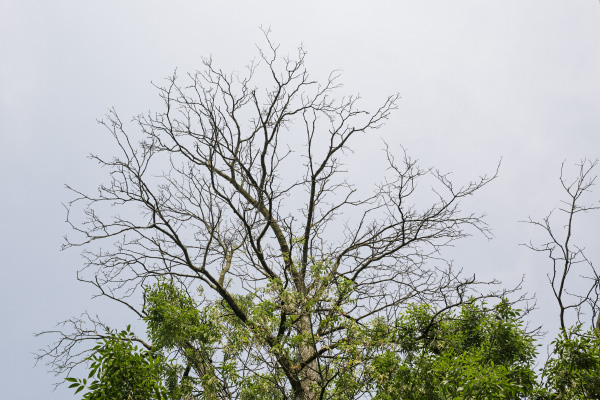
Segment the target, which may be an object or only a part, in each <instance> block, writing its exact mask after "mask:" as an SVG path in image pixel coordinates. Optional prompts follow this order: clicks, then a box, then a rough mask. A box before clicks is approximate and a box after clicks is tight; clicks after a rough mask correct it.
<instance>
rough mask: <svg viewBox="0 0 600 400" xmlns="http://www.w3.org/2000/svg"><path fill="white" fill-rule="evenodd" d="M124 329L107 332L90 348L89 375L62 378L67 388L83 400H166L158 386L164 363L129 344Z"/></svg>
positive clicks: (151, 353) (130, 333) (159, 357)
mask: <svg viewBox="0 0 600 400" xmlns="http://www.w3.org/2000/svg"><path fill="white" fill-rule="evenodd" d="M133 339H134V336H133V334H132V332H131V330H130V327H129V326H128V327H127V329H126V330H124V331H121V332H118V333H117V332H107V336H106V337H105V338H104V339H102V340H101V341H100V342H99V343H98V345H97V346H96V347H94V349H93V354H92V356H91V357H89V358H88V360H89V361H90V362H91V364H90V372H89V375H88V377H87V378H86V379H76V378H66V380H67V381H68V382H70V383H71V385H70V386H69V387H71V388H74V389H75V393H79V392H81V391H83V390H84V389H87V390H88V391H87V392H86V393H85V394H84V395H83V399H85V400H125V399H128V400H129V399H131V400H134V399H136V400H137V399H153V400H154V399H155V400H163V399H165V400H166V399H168V398H169V394H168V391H167V389H166V388H165V386H164V385H163V384H162V379H161V377H162V376H163V375H164V372H165V369H166V368H167V363H166V361H165V359H164V358H163V357H162V356H161V355H160V354H158V353H153V352H149V351H144V350H141V349H139V348H138V346H137V345H135V344H134V342H133Z"/></svg>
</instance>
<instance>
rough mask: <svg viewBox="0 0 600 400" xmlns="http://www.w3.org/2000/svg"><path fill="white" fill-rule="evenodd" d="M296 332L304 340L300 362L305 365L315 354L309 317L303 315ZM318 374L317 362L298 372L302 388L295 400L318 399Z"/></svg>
mask: <svg viewBox="0 0 600 400" xmlns="http://www.w3.org/2000/svg"><path fill="white" fill-rule="evenodd" d="M298 330H299V333H300V335H302V337H303V338H304V340H303V341H302V344H301V345H300V349H299V351H300V361H301V363H302V364H305V363H306V362H307V361H308V360H309V359H311V358H312V357H313V356H314V354H315V346H314V343H313V336H312V334H313V332H312V326H311V323H310V317H309V315H307V314H304V315H302V316H301V317H300V320H299V321H298ZM318 380H319V372H318V370H317V361H316V360H312V361H311V362H310V363H308V365H306V366H305V367H304V368H303V369H302V371H301V372H300V382H301V386H302V391H301V393H298V394H296V399H297V400H317V399H318V398H319V384H318V383H319V381H318Z"/></svg>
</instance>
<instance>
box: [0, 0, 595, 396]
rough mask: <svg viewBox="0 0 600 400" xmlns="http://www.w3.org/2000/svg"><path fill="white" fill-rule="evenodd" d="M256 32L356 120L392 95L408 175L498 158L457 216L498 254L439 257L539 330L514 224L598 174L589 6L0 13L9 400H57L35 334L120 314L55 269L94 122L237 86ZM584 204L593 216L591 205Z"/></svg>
mask: <svg viewBox="0 0 600 400" xmlns="http://www.w3.org/2000/svg"><path fill="white" fill-rule="evenodd" d="M260 25H263V26H270V27H271V29H272V31H273V36H272V38H273V39H274V40H275V41H277V42H280V43H282V45H283V47H284V48H288V49H293V48H294V47H295V46H296V45H298V44H299V43H301V42H302V43H304V45H305V47H306V49H307V50H308V52H309V57H308V66H309V68H310V72H311V73H312V74H313V76H315V77H321V78H324V77H326V76H327V73H328V72H329V71H330V70H332V69H338V68H341V69H343V76H342V82H343V83H344V84H345V86H344V90H343V91H344V92H346V93H360V94H361V95H362V97H363V98H364V103H363V104H364V105H365V107H367V108H369V107H371V108H372V107H375V106H377V105H378V104H379V103H381V101H382V100H383V99H384V98H385V96H386V95H388V94H392V93H396V92H399V93H400V94H401V96H402V99H401V101H400V103H399V110H397V111H396V112H395V113H394V115H393V116H392V118H391V120H390V121H389V122H388V124H387V125H386V127H385V128H384V129H383V130H382V131H381V133H382V134H383V137H384V138H385V140H386V141H388V142H389V143H390V144H391V145H392V146H398V145H399V144H402V145H403V146H404V147H406V149H407V150H408V153H409V154H410V155H412V156H413V157H415V158H418V159H420V160H421V163H422V165H424V166H436V167H438V168H440V169H442V170H444V171H453V172H454V176H455V178H456V179H457V180H461V179H462V180H464V179H468V178H469V177H473V178H474V177H476V176H477V175H479V174H481V173H486V172H491V171H493V169H494V168H495V165H496V163H497V162H498V160H499V159H500V158H501V157H502V158H503V162H502V167H501V170H500V177H499V179H498V180H496V181H495V182H494V183H493V184H492V185H491V186H489V187H487V188H486V189H485V190H484V191H482V192H481V193H480V195H479V196H478V197H476V198H473V199H470V200H469V202H468V204H467V205H466V206H465V208H467V207H468V208H469V209H470V210H473V211H485V212H486V213H487V214H488V222H489V223H490V225H491V227H492V228H493V231H494V234H495V236H496V238H495V239H494V240H492V241H487V240H485V239H484V238H482V237H474V238H471V239H469V240H466V241H464V242H463V243H462V244H460V243H459V244H458V246H457V247H456V248H455V249H454V250H453V251H452V252H451V255H452V256H453V258H454V259H455V260H456V264H457V265H460V266H464V268H465V269H466V270H467V271H472V272H477V273H478V274H480V275H481V277H482V278H489V277H497V278H500V279H502V280H503V281H505V283H506V285H511V284H514V283H516V282H517V281H518V280H519V279H520V277H521V275H522V274H525V275H526V283H525V288H526V290H528V291H529V292H537V293H538V296H539V299H540V302H539V303H540V304H539V305H540V307H541V309H540V311H538V312H537V313H534V314H533V315H532V316H531V319H532V321H533V322H534V323H537V324H541V323H545V324H546V325H547V326H546V328H547V329H549V330H552V329H553V324H554V325H555V324H556V323H557V319H556V318H555V317H554V316H553V315H554V314H555V311H556V306H555V304H553V303H549V301H550V300H549V297H548V293H549V290H548V286H547V284H546V281H545V273H546V272H547V271H548V268H547V267H549V264H548V263H547V262H546V260H545V259H544V258H543V256H538V255H535V254H531V253H530V252H528V251H527V250H526V249H524V248H523V247H520V246H518V244H519V243H522V242H525V241H527V240H528V239H529V237H538V236H535V232H534V231H532V230H531V229H530V228H528V227H527V226H525V225H523V224H519V223H518V222H517V221H519V220H522V219H525V218H526V217H527V216H528V215H531V216H532V217H534V218H539V217H542V216H543V215H544V214H545V213H546V212H547V211H548V210H550V209H552V208H553V207H555V206H556V205H557V204H558V200H559V198H560V191H559V186H558V185H559V182H558V179H557V178H558V174H559V170H560V164H561V162H562V161H563V160H567V162H568V163H569V164H573V163H574V162H576V161H578V160H579V159H581V158H582V157H589V158H597V157H600V131H599V127H600V4H599V3H598V1H596V0H569V1H565V0H504V1H494V2H492V1H481V0H453V1H447V0H437V1H434V0H412V1H408V0H396V1H371V2H365V1H320V2H317V1H303V2H294V3H291V2H282V1H252V2H247V1H236V2H227V1H222V2H216V1H214V2H210V3H209V2H198V1H172V2H159V1H148V0H144V1H141V0H139V1H127V2H123V1H103V2H91V1H90V2H84V1H74V0H73V1H52V2H40V1H35V2H34V1H28V0H0V55H1V59H0V88H1V90H0V138H1V141H0V171H1V172H0V173H1V181H0V182H1V183H2V188H3V190H2V196H0V218H1V219H0V221H2V227H3V229H2V230H1V231H0V250H1V253H2V255H3V257H2V260H1V261H0V266H1V268H2V279H1V280H0V304H1V306H0V318H1V320H2V321H3V326H4V329H3V330H2V333H1V335H2V336H1V337H2V340H1V341H0V343H1V344H0V346H1V350H0V354H2V355H3V357H4V362H2V363H1V366H0V376H1V377H2V381H3V385H2V386H3V387H2V392H3V395H4V396H5V397H6V398H14V399H24V400H28V399H38V398H44V399H58V398H69V396H72V394H71V391H70V390H67V389H66V388H65V387H64V386H63V387H62V388H59V389H58V390H57V391H55V392H53V393H51V391H52V386H51V383H52V382H54V381H55V379H56V378H54V377H52V376H51V375H49V374H48V373H47V372H46V370H45V368H44V367H43V366H40V367H37V368H33V356H32V353H33V352H34V351H35V350H36V349H37V348H39V347H41V346H43V345H44V344H48V339H39V338H38V339H34V338H33V337H32V334H33V332H35V331H39V330H42V329H48V328H51V327H52V326H53V325H54V324H55V323H56V322H57V321H59V320H62V319H65V318H68V317H69V316H72V315H77V314H79V313H80V312H82V311H83V310H84V309H85V308H87V309H89V310H90V311H93V312H98V313H100V314H102V315H106V314H107V313H108V314H111V313H113V312H114V313H117V312H116V311H113V308H112V307H110V306H108V305H107V304H106V303H104V302H91V301H89V296H90V291H89V289H88V288H87V287H85V286H81V285H80V284H77V283H76V281H75V271H76V270H77V269H78V268H79V267H80V266H81V265H82V262H81V259H80V257H79V255H78V252H77V250H75V251H68V252H62V253H61V252H59V248H60V244H61V242H62V236H63V235H64V234H65V233H68V227H67V225H66V224H65V223H64V220H65V212H64V209H63V207H62V205H61V203H63V202H66V201H68V200H69V198H70V196H69V193H68V192H67V191H66V190H65V189H64V186H63V185H64V184H65V183H68V184H71V185H73V186H76V187H81V188H84V189H85V188H87V189H90V188H93V187H95V185H96V184H97V183H99V182H101V181H102V179H103V177H104V172H103V171H101V170H99V169H98V168H96V165H95V164H94V163H92V162H91V161H89V160H87V159H86V155H87V154H88V153H90V152H92V151H94V152H95V151H102V150H103V149H109V148H110V145H111V144H112V143H111V142H110V139H109V136H108V135H106V134H105V133H104V131H103V130H102V129H101V127H100V126H99V125H98V124H97V123H96V119H97V118H101V117H102V116H103V114H104V113H105V111H106V110H107V109H108V108H109V107H112V106H114V107H115V108H116V109H117V110H118V111H119V114H120V115H121V116H122V117H123V118H124V119H128V118H129V117H130V116H133V115H135V114H137V113H139V112H143V111H146V110H148V109H152V108H154V109H156V108H157V106H158V98H157V96H156V91H155V90H154V89H153V87H152V86H151V84H150V82H151V81H154V82H158V83H160V81H161V80H162V79H163V78H164V77H166V76H168V75H169V74H171V73H172V72H173V70H174V69H175V68H176V67H178V68H179V70H180V71H182V72H187V71H194V70H195V69H196V68H199V67H200V61H201V57H203V56H208V55H212V56H213V59H214V61H215V62H216V63H217V64H219V65H221V66H222V67H223V69H225V70H231V69H242V68H243V67H244V65H246V64H247V62H248V61H249V60H250V59H251V58H253V57H255V55H256V52H255V46H254V44H255V43H262V42H261V41H262V40H263V39H262V36H261V35H262V34H261V32H260V31H259V29H258V27H259V26H260ZM356 145H357V148H360V149H361V160H362V162H363V164H361V165H359V166H358V167H361V168H362V167H363V166H364V167H368V166H370V165H371V163H374V164H375V163H376V162H377V160H378V157H379V153H378V151H379V150H380V149H381V147H382V144H381V142H380V141H379V140H371V138H368V137H366V138H363V139H361V142H359V143H357V144H356ZM107 151H108V150H107ZM354 167H357V166H356V165H354ZM359 169H360V168H355V170H356V171H358V172H357V176H356V179H357V181H358V182H359V183H360V182H361V181H362V182H368V180H369V179H370V178H369V174H368V173H367V169H366V168H364V169H363V171H365V172H364V173H361V172H360V171H359ZM590 199H591V200H596V201H597V200H598V199H600V190H597V191H596V192H595V198H592V197H590ZM598 226H600V218H599V216H598V215H589V216H585V217H584V218H581V219H580V220H578V221H577V228H578V229H579V231H578V232H576V234H577V236H576V240H578V242H579V243H581V244H582V245H588V248H589V252H588V256H589V257H590V258H591V259H592V260H595V261H596V263H597V264H599V265H600V251H599V250H598V246H597V243H598V237H599V235H598V232H599V231H598ZM593 247H595V248H596V249H595V252H594V248H593ZM117 315H119V314H117ZM119 318H121V320H122V321H123V322H124V321H125V320H124V319H123V318H122V317H117V318H116V320H117V321H119ZM115 327H117V326H115Z"/></svg>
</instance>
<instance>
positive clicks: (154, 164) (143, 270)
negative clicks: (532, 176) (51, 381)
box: [40, 34, 571, 400]
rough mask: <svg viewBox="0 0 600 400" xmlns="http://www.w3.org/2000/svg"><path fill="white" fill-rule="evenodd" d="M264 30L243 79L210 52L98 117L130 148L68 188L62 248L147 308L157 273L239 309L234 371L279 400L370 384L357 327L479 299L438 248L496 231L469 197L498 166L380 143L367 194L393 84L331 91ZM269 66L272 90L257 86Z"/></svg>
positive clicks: (109, 290) (98, 281)
mask: <svg viewBox="0 0 600 400" xmlns="http://www.w3.org/2000/svg"><path fill="white" fill-rule="evenodd" d="M266 36H267V42H268V46H266V50H259V54H260V57H259V62H257V63H252V64H250V65H249V66H248V67H247V70H246V72H245V73H244V74H238V73H233V74H227V73H225V72H223V71H222V70H220V69H218V68H217V67H215V65H214V64H213V62H212V60H210V59H206V60H204V67H205V69H204V71H202V72H197V73H195V74H190V75H189V76H188V77H187V78H186V79H187V81H186V83H184V84H182V83H180V82H181V80H180V78H178V77H177V76H176V75H174V76H172V77H171V78H169V79H168V82H167V85H166V86H164V87H158V86H157V89H158V91H159V93H160V96H161V98H162V100H163V103H164V110H163V111H162V112H158V113H149V114H146V115H140V116H138V117H136V118H135V122H136V124H137V129H133V130H132V129H131V128H129V127H127V126H126V124H124V123H123V122H122V120H121V119H120V118H119V116H118V115H117V113H116V112H115V111H114V110H112V111H110V112H109V113H108V115H107V117H106V119H105V120H104V121H102V124H103V125H104V126H105V127H106V128H107V129H108V131H110V133H111V134H112V136H113V138H114V140H115V141H116V143H117V144H118V146H119V151H120V153H119V155H118V156H115V157H114V158H110V159H106V158H103V157H100V156H93V159H95V160H96V161H97V162H98V163H99V164H100V165H101V166H102V167H104V168H106V169H107V170H108V171H110V180H109V182H108V183H106V184H103V185H101V186H100V187H99V189H98V192H97V193H96V194H87V193H83V192H81V191H78V190H76V189H71V190H73V191H74V193H76V199H74V200H73V201H72V202H71V203H69V205H68V210H69V214H68V215H69V217H68V221H69V223H70V224H71V226H72V228H73V230H74V231H75V232H76V235H78V238H77V239H70V238H69V239H67V242H66V244H65V248H69V247H79V246H84V256H85V260H86V266H85V268H84V269H83V270H82V271H81V272H80V274H79V275H78V276H79V279H80V280H82V281H85V282H88V283H90V284H92V285H93V286H95V287H96V288H97V290H98V294H99V295H100V296H105V297H108V298H110V299H112V300H114V301H117V302H119V303H122V304H123V305H124V306H125V307H128V308H129V309H131V310H132V311H134V312H135V313H136V315H137V316H138V317H140V318H145V317H146V310H145V309H144V308H143V305H144V301H145V297H144V294H143V290H144V287H146V285H148V284H150V283H152V282H154V281H156V280H157V279H160V278H161V277H162V278H164V277H166V278H168V279H169V280H170V281H171V282H174V283H175V284H176V285H178V287H179V288H180V289H181V290H183V291H186V292H187V293H188V294H189V296H190V297H195V298H197V299H199V300H198V302H199V303H200V302H205V304H216V303H219V304H221V305H222V306H223V307H224V308H226V309H227V310H230V317H232V318H234V319H235V321H237V322H236V324H237V325H236V326H240V327H242V328H240V329H245V332H247V335H248V337H249V338H250V341H249V343H248V344H247V345H246V348H245V349H244V351H242V352H240V353H239V354H238V355H237V357H238V361H239V362H238V363H237V364H236V365H237V367H236V368H237V369H238V372H239V374H241V375H242V376H245V377H258V378H259V379H271V380H270V381H269V384H270V385H271V386H272V387H276V388H278V390H279V392H280V395H281V398H294V399H311V400H312V399H322V398H328V396H333V395H334V394H336V393H337V394H338V395H340V394H341V393H343V391H344V390H347V391H348V392H347V395H348V397H347V398H355V397H358V396H360V395H361V393H359V392H360V391H359V389H352V388H344V387H343V386H342V385H341V384H339V383H336V382H338V379H339V378H340V377H342V376H344V374H346V373H347V372H348V371H360V369H359V368H360V363H361V360H363V359H361V357H363V356H364V357H367V355H366V354H367V352H366V351H365V352H363V353H361V351H355V352H354V353H353V351H351V349H350V348H351V347H352V346H354V347H352V348H359V349H360V346H366V343H368V341H369V340H368V338H365V337H360V336H358V333H357V332H359V331H360V329H362V328H364V327H367V326H369V325H370V324H372V323H373V321H376V320H378V319H381V318H383V319H385V320H388V321H393V320H394V318H395V316H396V315H397V314H398V313H399V312H401V310H402V309H403V308H404V307H406V306H407V305H408V304H410V303H414V302H427V303H432V304H437V305H439V310H440V311H439V312H440V313H441V312H443V311H445V310H449V309H451V308H452V307H455V306H457V305H460V304H463V303H464V302H465V301H467V300H468V298H469V296H470V295H471V294H475V295H476V294H477V292H473V291H471V290H474V289H473V288H474V287H475V286H474V285H476V284H478V283H480V282H477V281H476V279H475V277H462V276H461V274H460V273H459V271H457V270H455V269H454V268H453V267H452V265H451V263H448V262H446V261H444V260H443V258H441V255H440V250H441V249H442V248H443V247H444V246H448V245H450V244H452V243H453V242H454V241H456V240H458V239H461V238H464V237H466V236H468V235H469V234H470V232H472V231H479V232H481V233H483V234H484V235H488V234H489V231H488V227H487V225H486V224H485V222H484V221H483V220H482V216H481V215H477V214H471V213H464V212H463V211H462V210H461V207H460V204H461V203H460V202H461V200H462V199H463V198H465V197H467V196H470V195H472V194H474V193H475V192H476V191H478V190H479V189H481V188H482V187H483V186H484V185H486V184H487V183H488V182H490V181H491V180H492V179H494V178H495V176H496V174H493V175H492V176H489V177H488V176H482V177H479V178H478V179H477V180H475V181H472V182H469V183H466V184H465V185H457V184H455V183H453V182H452V181H451V180H450V179H449V177H448V175H446V174H443V173H441V172H439V171H437V170H432V169H421V168H420V167H419V166H418V165H417V164H416V162H415V160H413V159H411V158H410V157H408V156H407V155H406V154H404V152H403V151H400V152H399V153H398V152H395V151H393V150H391V149H389V148H388V147H387V146H386V147H385V149H384V150H383V152H382V155H383V157H386V158H387V161H388V162H389V169H388V171H387V174H386V175H385V176H384V177H382V182H381V183H379V184H378V185H375V186H374V187H373V191H372V192H371V193H370V194H368V195H366V196H361V195H360V194H361V193H362V192H364V190H362V191H359V190H358V188H356V187H355V186H354V185H353V184H352V183H351V182H350V178H352V177H351V176H349V175H348V173H347V172H346V170H345V168H344V164H343V162H342V160H343V158H344V156H345V154H346V153H347V152H348V151H350V148H351V141H352V139H353V138H354V137H355V136H357V135H364V134H367V133H368V132H371V131H374V130H377V129H379V128H380V127H381V126H382V125H383V123H384V122H385V121H386V120H387V119H388V117H389V115H390V113H391V111H392V110H394V109H395V108H396V104H397V100H398V95H393V96H390V97H388V98H387V99H385V100H384V101H383V104H382V105H381V106H380V107H379V108H376V109H374V110H372V111H365V110H363V109H361V108H360V106H359V100H360V99H359V97H357V96H350V97H342V98H341V99H336V98H335V97H334V93H335V92H336V90H338V88H339V86H340V85H339V84H338V74H337V73H332V74H331V75H330V76H329V78H328V79H327V80H325V82H324V83H318V82H317V81H315V80H313V79H312V78H311V77H310V76H309V74H308V73H307V71H306V69H305V65H304V61H305V57H306V52H305V51H304V49H302V48H299V49H298V52H297V54H295V56H294V57H286V56H284V57H282V56H280V55H279V49H278V47H277V46H275V45H274V44H273V43H272V42H271V41H270V40H269V39H268V34H267V35H266ZM267 78H268V79H269V84H268V85H267V87H268V89H260V88H257V87H255V86H253V85H254V82H255V80H256V79H259V80H260V79H267ZM365 167H366V165H365ZM419 182H422V183H423V185H422V186H424V187H425V188H427V187H431V188H432V191H431V192H428V190H421V189H420V188H419V187H418V183H419ZM425 192H428V193H429V196H426V195H424V194H423V193H425ZM427 199H429V200H427ZM426 201H428V202H426ZM81 215H83V217H81ZM470 228H472V229H470ZM96 242H102V243H104V244H105V245H108V247H103V248H99V247H96V246H94V245H93V244H94V243H96ZM569 254H570V253H569ZM569 262H571V258H569ZM198 287H203V288H204V289H205V291H204V294H202V295H200V294H198V293H197V291H196V288H198ZM559 293H560V292H559ZM249 296H250V297H249ZM249 298H251V300H249V301H248V300H247V299H249ZM257 304H271V305H273V308H272V309H270V311H268V313H267V314H266V315H268V318H267V317H265V314H258V313H257V312H255V311H253V310H254V308H252V307H253V305H254V306H256V305H257ZM98 323H99V322H98ZM236 329H237V328H236ZM62 335H65V334H62ZM98 337H101V332H99V331H98V330H97V329H95V330H94V329H92V330H86V329H85V328H83V327H79V326H76V329H75V331H74V333H73V334H72V335H71V336H68V335H67V336H63V337H61V340H63V342H62V343H58V345H57V346H56V347H51V348H50V349H48V351H46V352H45V353H42V354H40V357H41V358H46V357H50V362H51V363H54V364H53V366H54V368H55V369H56V370H57V372H65V371H66V372H68V371H69V370H70V368H72V367H73V366H74V365H76V362H77V361H73V357H71V356H70V355H69V353H68V351H70V350H71V347H70V346H72V345H73V344H74V343H81V342H82V341H84V340H86V339H97V338H98ZM69 340H70V341H69ZM140 340H141V339H140ZM146 345H148V346H151V345H152V344H151V343H146ZM194 346H195V345H194V343H182V344H181V347H182V348H181V352H180V355H181V357H183V358H184V359H186V357H187V358H188V361H189V364H188V368H187V372H186V373H192V374H196V375H197V376H199V377H201V376H203V375H204V374H206V373H207V372H206V371H213V372H211V373H213V374H214V375H215V377H216V379H218V385H217V386H218V389H216V393H217V395H216V396H217V397H218V398H223V399H231V398H237V397H238V396H239V393H240V392H239V388H238V387H236V384H235V382H233V381H231V379H230V378H228V375H227V374H224V373H220V372H219V371H220V368H219V367H220V366H222V365H223V363H224V362H225V361H224V360H223V359H220V358H219V357H218V356H215V357H214V358H210V357H205V358H202V359H201V361H198V360H195V361H193V360H191V359H190V358H191V357H192V356H190V354H191V353H193V352H200V349H199V348H195V347H194ZM357 346H358V347H357ZM184 347H185V348H184ZM65 349H66V351H65ZM194 354H195V353H194ZM361 354H363V356H361ZM61 357H62V358H61ZM192 361H193V362H192ZM357 365H358V366H357ZM265 371H267V372H268V371H271V372H272V373H271V375H269V377H270V378H266V377H265V376H267V375H265V374H264V372H265ZM273 371H274V372H273ZM261 374H262V375H261ZM277 374H279V375H277ZM357 374H358V373H357ZM276 376H281V377H282V379H279V378H276ZM353 390H354V392H352V391H353Z"/></svg>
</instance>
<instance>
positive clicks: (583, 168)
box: [525, 159, 600, 332]
mask: <svg viewBox="0 0 600 400" xmlns="http://www.w3.org/2000/svg"><path fill="white" fill-rule="evenodd" d="M597 165H598V160H594V161H590V160H586V159H584V160H582V161H581V162H580V163H579V164H577V169H578V174H577V176H576V177H575V178H574V179H569V178H568V177H565V164H564V162H563V164H562V166H561V171H560V183H561V185H562V188H563V190H564V192H563V193H564V194H565V195H566V196H565V198H566V199H565V200H561V206H559V208H558V211H559V212H560V213H561V214H560V216H561V217H562V218H561V221H560V223H559V224H561V225H562V229H561V225H559V224H555V223H554V221H555V217H554V210H553V211H551V212H549V213H548V214H547V215H546V217H544V218H543V219H542V220H541V221H536V220H533V219H531V217H530V218H529V220H527V221H525V222H527V223H529V224H532V225H534V226H536V227H539V228H541V229H542V231H543V232H544V234H545V236H546V238H547V239H546V240H545V241H544V242H542V243H541V244H534V243H533V242H531V241H530V242H529V243H528V244H525V246H527V247H528V248H530V249H532V250H534V251H537V252H542V253H546V254H547V255H548V257H549V258H550V260H551V262H552V271H551V272H550V273H548V275H547V276H548V281H549V282H550V285H551V287H552V293H553V295H554V298H555V299H556V302H557V304H558V311H559V313H558V319H559V323H560V328H561V330H562V331H563V332H565V331H566V327H567V324H566V323H565V315H566V312H567V311H569V310H573V311H574V312H575V316H576V319H577V323H581V322H582V321H581V318H582V316H583V315H584V313H585V311H584V310H583V307H584V306H587V307H588V308H589V311H588V315H589V316H591V324H592V326H595V327H596V329H598V330H599V331H600V313H598V305H599V304H598V300H599V296H600V276H599V275H598V272H597V271H596V268H594V265H593V264H592V262H591V261H590V260H589V259H588V258H587V257H586V255H585V253H584V250H585V249H584V248H582V247H579V246H578V245H577V244H575V243H574V242H573V237H574V233H575V218H576V217H577V216H578V215H580V214H582V213H583V214H585V213H587V212H590V211H594V210H598V209H600V206H598V205H594V204H593V203H592V204H590V203H585V202H584V200H583V197H584V196H585V195H586V194H587V193H589V192H590V191H591V189H592V187H593V185H594V183H595V181H596V178H597V175H594V174H593V170H594V168H595V167H596V166H597ZM597 316H598V318H599V319H598V320H596V317H597ZM595 320H596V324H594V321H595Z"/></svg>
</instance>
